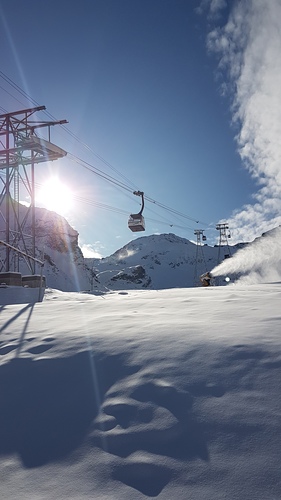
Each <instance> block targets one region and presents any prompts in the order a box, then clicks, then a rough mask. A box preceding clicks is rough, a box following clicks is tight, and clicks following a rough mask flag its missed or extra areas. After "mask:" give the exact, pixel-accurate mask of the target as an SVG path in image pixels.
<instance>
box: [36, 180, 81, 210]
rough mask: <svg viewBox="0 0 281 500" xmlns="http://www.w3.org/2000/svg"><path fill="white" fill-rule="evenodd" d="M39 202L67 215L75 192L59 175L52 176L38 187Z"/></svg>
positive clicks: (45, 206)
mask: <svg viewBox="0 0 281 500" xmlns="http://www.w3.org/2000/svg"><path fill="white" fill-rule="evenodd" d="M36 200H37V203H38V204H39V205H40V206H41V207H44V208H47V210H50V211H52V212H56V213H57V214H59V215H66V214H67V213H68V211H69V210H70V209H71V208H72V206H73V193H72V191H71V189H70V188H69V187H68V186H67V185H66V184H64V183H62V182H61V181H60V180H59V179H58V177H51V178H50V179H48V180H47V181H45V182H44V184H43V185H42V186H40V188H39V189H38V193H37V196H36Z"/></svg>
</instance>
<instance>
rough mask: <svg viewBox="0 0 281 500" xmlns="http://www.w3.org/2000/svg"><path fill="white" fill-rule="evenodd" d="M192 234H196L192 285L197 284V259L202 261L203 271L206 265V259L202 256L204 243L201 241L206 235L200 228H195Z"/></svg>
mask: <svg viewBox="0 0 281 500" xmlns="http://www.w3.org/2000/svg"><path fill="white" fill-rule="evenodd" d="M194 234H195V236H196V257H195V258H196V261H195V268H194V285H196V284H199V282H198V281H197V278H198V263H199V261H201V262H204V267H205V268H204V271H207V266H206V261H205V256H204V250H203V247H204V244H203V242H204V241H206V239H207V238H206V236H205V235H204V231H203V230H202V229H195V231H194Z"/></svg>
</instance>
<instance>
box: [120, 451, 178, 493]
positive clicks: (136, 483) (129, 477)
mask: <svg viewBox="0 0 281 500" xmlns="http://www.w3.org/2000/svg"><path fill="white" fill-rule="evenodd" d="M172 475H173V472H172V470H171V469H170V468H168V467H165V466H163V465H160V464H155V463H144V462H139V461H137V460H136V461H135V462H133V463H124V464H122V465H119V466H117V467H116V468H115V469H114V470H113V473H112V477H113V479H117V480H118V481H121V482H122V483H124V484H127V486H130V487H131V488H135V489H136V490H138V491H140V492H141V493H143V494H144V495H146V496H148V497H157V496H158V495H159V494H160V493H161V491H162V490H163V488H164V487H165V486H166V485H167V484H168V483H169V482H170V480H171V477H172Z"/></svg>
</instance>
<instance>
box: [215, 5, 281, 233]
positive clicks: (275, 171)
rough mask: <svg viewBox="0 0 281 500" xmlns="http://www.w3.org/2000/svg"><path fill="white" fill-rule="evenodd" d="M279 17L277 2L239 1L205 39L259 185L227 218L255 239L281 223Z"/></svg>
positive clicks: (280, 7)
mask: <svg viewBox="0 0 281 500" xmlns="http://www.w3.org/2000/svg"><path fill="white" fill-rule="evenodd" d="M280 19H281V0H271V1H270V2H264V1H263V0H242V1H240V2H239V3H237V4H236V5H235V7H234V9H233V10H232V12H231V14H230V17H229V19H228V22H227V24H226V25H225V26H224V27H223V28H217V29H214V30H213V31H212V32H211V33H210V34H209V37H208V48H209V49H210V50H212V51H215V52H216V53H217V54H219V57H220V62H219V67H220V70H222V69H223V70H224V71H225V73H224V75H226V74H228V77H229V80H228V89H229V90H230V91H231V92H232V97H233V108H232V112H233V121H234V122H235V123H236V125H237V124H238V126H239V133H238V134H237V137H236V139H237V145H238V151H239V153H240V156H241V159H242V161H243V164H244V165H245V167H246V168H247V170H248V171H249V172H250V174H251V176H252V177H253V178H254V179H256V181H257V183H258V186H260V188H259V190H258V191H257V193H255V194H254V195H253V199H254V201H253V204H252V205H251V204H248V205H245V206H244V207H242V208H241V209H239V210H237V211H236V212H235V213H234V214H233V215H232V218H231V221H230V220H229V223H231V226H232V227H237V229H238V225H240V228H242V229H241V231H240V233H241V236H242V234H243V232H244V233H245V231H248V229H249V228H250V229H251V231H252V233H253V235H254V236H255V235H258V234H260V233H261V228H263V226H265V227H264V229H267V230H268V229H270V228H272V227H274V226H276V225H278V224H280V223H281V201H280V200H281V141H280V137H281V92H280V89H281V58H280V54H281V24H280ZM224 88H225V82H224ZM241 224H242V225H241ZM245 225H247V227H245Z"/></svg>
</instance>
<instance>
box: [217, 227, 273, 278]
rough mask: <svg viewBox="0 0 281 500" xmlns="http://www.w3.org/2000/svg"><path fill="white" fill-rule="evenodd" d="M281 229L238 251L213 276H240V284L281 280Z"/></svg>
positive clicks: (218, 267)
mask: <svg viewBox="0 0 281 500" xmlns="http://www.w3.org/2000/svg"><path fill="white" fill-rule="evenodd" d="M280 248H281V227H279V228H277V229H276V230H275V231H272V232H271V233H268V234H267V235H266V236H264V237H261V238H258V239H257V240H255V241H254V242H253V243H251V244H250V245H249V246H247V247H245V248H243V249H241V250H238V252H236V254H235V255H234V256H233V257H232V258H231V259H227V260H225V261H223V262H222V263H221V264H219V265H218V266H216V267H215V268H214V269H213V270H212V275H213V276H215V277H217V276H228V275H235V274H239V275H242V277H240V278H239V280H238V281H239V283H240V284H241V282H242V283H248V284H251V283H252V284H253V283H260V282H261V281H263V282H272V281H279V280H280V279H281V252H280Z"/></svg>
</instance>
